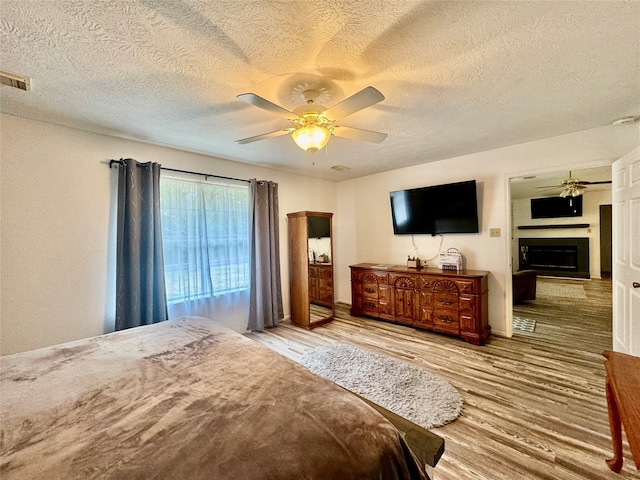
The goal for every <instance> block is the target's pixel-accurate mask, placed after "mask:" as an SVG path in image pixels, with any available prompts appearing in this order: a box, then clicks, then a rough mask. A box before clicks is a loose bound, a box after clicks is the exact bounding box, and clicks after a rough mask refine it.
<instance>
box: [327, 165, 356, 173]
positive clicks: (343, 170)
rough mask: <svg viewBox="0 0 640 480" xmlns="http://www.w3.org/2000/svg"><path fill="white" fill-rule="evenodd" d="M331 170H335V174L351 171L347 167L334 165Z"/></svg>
mask: <svg viewBox="0 0 640 480" xmlns="http://www.w3.org/2000/svg"><path fill="white" fill-rule="evenodd" d="M331 169H332V170H335V171H336V172H348V171H349V170H351V169H350V168H349V167H345V166H344V165H334V166H333V167H331Z"/></svg>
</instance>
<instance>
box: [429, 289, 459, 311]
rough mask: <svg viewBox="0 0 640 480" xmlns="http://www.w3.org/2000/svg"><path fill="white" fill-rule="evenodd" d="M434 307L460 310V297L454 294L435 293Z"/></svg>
mask: <svg viewBox="0 0 640 480" xmlns="http://www.w3.org/2000/svg"><path fill="white" fill-rule="evenodd" d="M433 306H434V307H435V308H447V309H454V310H457V309H458V295H455V294H453V293H434V294H433Z"/></svg>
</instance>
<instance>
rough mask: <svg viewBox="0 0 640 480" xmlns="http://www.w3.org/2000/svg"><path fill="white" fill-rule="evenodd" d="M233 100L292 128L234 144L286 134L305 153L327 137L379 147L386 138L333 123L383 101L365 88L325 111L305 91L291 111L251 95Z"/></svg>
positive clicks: (312, 94) (313, 94)
mask: <svg viewBox="0 0 640 480" xmlns="http://www.w3.org/2000/svg"><path fill="white" fill-rule="evenodd" d="M237 98H238V100H242V101H243V102H247V103H249V104H251V105H254V106H256V107H259V108H262V109H263V110H266V111H268V112H270V113H273V114H275V115H278V116H280V117H282V118H286V119H287V120H289V121H290V122H291V123H292V124H293V126H292V127H289V128H285V129H282V130H275V131H273V132H268V133H263V134H261V135H256V136H254V137H248V138H243V139H241V140H236V142H237V143H240V144H245V143H251V142H256V141H258V140H264V139H266V138H271V137H277V136H280V135H285V134H289V133H290V134H291V136H292V137H293V141H294V142H295V143H296V145H298V146H299V147H300V148H302V149H303V150H305V151H307V152H316V151H318V150H320V149H321V148H322V147H324V146H325V145H326V144H327V142H328V141H329V137H330V136H331V135H335V136H337V137H344V138H349V139H353V140H363V141H365V142H373V143H380V142H382V141H383V140H384V139H385V138H387V134H386V133H380V132H374V131H371V130H363V129H360V128H353V127H347V126H345V125H339V124H337V123H336V121H337V120H339V119H342V118H344V117H346V116H348V115H351V114H352V113H355V112H358V111H360V110H362V109H364V108H367V107H370V106H372V105H375V104H376V103H379V102H381V101H382V100H384V95H382V93H380V92H379V91H378V90H377V89H375V88H374V87H366V88H364V89H362V90H360V91H359V92H357V93H354V94H353V95H351V96H350V97H348V98H346V99H344V100H343V101H341V102H340V103H337V104H336V105H334V106H332V107H329V108H326V107H323V106H322V105H317V104H316V103H315V101H316V99H317V98H318V92H317V91H315V90H305V91H304V92H302V99H303V100H304V102H305V104H304V105H302V106H300V107H298V108H295V109H294V110H293V111H289V110H287V109H286V108H283V107H281V106H279V105H276V104H275V103H272V102H270V101H269V100H266V99H265V98H263V97H261V96H259V95H256V94H255V93H243V94H241V95H238V96H237Z"/></svg>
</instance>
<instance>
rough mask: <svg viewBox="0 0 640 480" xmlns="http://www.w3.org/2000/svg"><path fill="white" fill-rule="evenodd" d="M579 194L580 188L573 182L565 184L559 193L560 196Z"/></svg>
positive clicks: (576, 195) (577, 195) (580, 192)
mask: <svg viewBox="0 0 640 480" xmlns="http://www.w3.org/2000/svg"><path fill="white" fill-rule="evenodd" d="M580 195H582V189H581V188H580V187H579V186H578V185H576V184H574V183H569V184H567V185H565V187H564V190H562V192H561V193H560V196H561V197H562V198H566V197H579V196H580Z"/></svg>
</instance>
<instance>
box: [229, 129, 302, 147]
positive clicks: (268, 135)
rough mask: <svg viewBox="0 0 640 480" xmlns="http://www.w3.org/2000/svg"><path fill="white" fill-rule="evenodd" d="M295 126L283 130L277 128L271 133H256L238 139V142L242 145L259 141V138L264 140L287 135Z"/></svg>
mask: <svg viewBox="0 0 640 480" xmlns="http://www.w3.org/2000/svg"><path fill="white" fill-rule="evenodd" d="M293 130H294V129H293V128H285V129H283V130H275V131H273V132H269V133H263V134H262V135H256V136H255V137H247V138H242V139H240V140H236V143H239V144H240V145H244V144H245V143H252V142H257V141H258V140H264V139H265V138H272V137H279V136H280V135H286V134H287V133H291V132H292V131H293Z"/></svg>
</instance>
